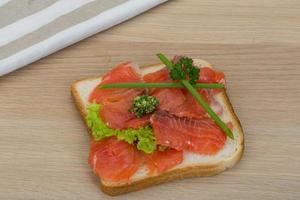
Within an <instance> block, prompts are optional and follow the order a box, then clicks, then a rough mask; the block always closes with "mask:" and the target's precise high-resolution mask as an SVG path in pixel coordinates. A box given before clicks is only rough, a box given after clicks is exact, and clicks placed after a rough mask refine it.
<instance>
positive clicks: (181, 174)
mask: <svg viewBox="0 0 300 200" xmlns="http://www.w3.org/2000/svg"><path fill="white" fill-rule="evenodd" d="M156 65H157V66H158V65H160V64H154V65H148V66H144V67H142V69H144V68H147V67H155V66H156ZM98 78H99V77H95V78H86V79H81V80H78V81H75V82H74V83H73V84H72V86H71V94H72V96H73V98H74V101H75V105H76V106H77V108H78V110H79V112H80V114H81V116H82V119H83V120H84V119H85V116H86V109H85V107H84V103H83V102H82V100H81V98H80V94H79V92H78V91H77V88H76V87H77V84H79V83H80V82H82V81H89V80H95V79H98ZM220 95H221V98H222V99H223V100H224V102H225V104H226V106H227V107H228V108H229V111H230V112H231V114H232V116H233V119H234V121H235V122H234V123H236V126H237V128H238V129H239V133H240V135H239V144H238V145H239V147H238V149H237V151H236V152H235V153H234V154H233V155H232V156H231V157H229V158H228V159H226V160H220V161H219V162H217V163H214V164H209V165H207V164H206V165H203V164H202V165H197V166H190V167H184V168H176V169H171V170H169V171H167V172H164V173H162V174H159V175H156V176H149V177H147V178H145V179H142V180H138V181H134V182H132V183H130V184H128V183H125V184H122V185H118V186H111V185H107V184H105V183H103V182H102V181H101V179H100V188H101V190H102V191H103V192H105V193H106V194H108V195H111V196H116V195H120V194H124V193H128V192H132V191H137V190H141V189H143V188H147V187H150V186H153V185H157V184H161V183H165V182H169V181H174V180H179V179H184V178H189V177H201V176H212V175H216V174H219V173H220V172H223V171H224V170H226V169H228V168H231V167H233V166H234V165H235V164H237V163H238V162H239V161H240V159H241V157H242V155H243V152H244V134H243V129H242V126H241V123H240V120H239V119H238V117H237V115H236V114H235V112H234V109H233V107H232V104H231V102H230V100H229V98H228V96H227V93H226V90H225V89H224V90H222V92H221V93H220ZM85 125H86V123H85ZM86 128H87V130H88V132H89V133H91V132H90V129H89V128H88V127H87V125H86ZM89 135H90V137H91V134H89Z"/></svg>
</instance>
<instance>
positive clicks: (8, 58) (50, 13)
mask: <svg viewBox="0 0 300 200" xmlns="http://www.w3.org/2000/svg"><path fill="white" fill-rule="evenodd" d="M165 1H167V0H0V76H1V75H4V74H7V73H9V72H12V71H14V70H16V69H18V68H20V67H23V66H25V65H27V64H29V63H32V62H34V61H36V60H38V59H40V58H43V57H45V56H47V55H49V54H51V53H53V52H55V51H58V50H60V49H62V48H64V47H67V46H69V45H71V44H73V43H75V42H78V41H80V40H82V39H84V38H86V37H89V36H91V35H93V34H95V33H98V32H100V31H103V30H105V29H108V28H110V27H112V26H114V25H116V24H118V23H121V22H123V21H125V20H127V19H129V18H131V17H134V16H136V15H138V14H140V13H142V12H144V11H146V10H148V9H150V8H152V7H154V6H157V5H159V4H161V3H163V2H165Z"/></svg>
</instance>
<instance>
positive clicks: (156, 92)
mask: <svg viewBox="0 0 300 200" xmlns="http://www.w3.org/2000/svg"><path fill="white" fill-rule="evenodd" d="M143 79H144V81H145V82H148V83H154V82H173V81H172V80H171V79H170V78H169V71H168V70H167V69H166V68H163V69H161V70H158V71H156V72H153V73H149V74H146V75H145V76H144V77H143ZM149 94H150V95H152V96H155V97H156V98H157V99H158V101H159V106H158V108H159V109H162V110H167V111H170V112H171V111H172V109H174V108H176V107H178V106H180V105H182V104H183V103H184V101H185V96H184V94H183V92H182V90H180V89H174V88H164V89H150V90H149Z"/></svg>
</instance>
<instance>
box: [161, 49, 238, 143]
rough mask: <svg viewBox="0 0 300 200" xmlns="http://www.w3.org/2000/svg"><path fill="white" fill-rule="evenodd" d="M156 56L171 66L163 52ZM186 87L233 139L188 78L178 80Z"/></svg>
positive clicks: (170, 67)
mask: <svg viewBox="0 0 300 200" xmlns="http://www.w3.org/2000/svg"><path fill="white" fill-rule="evenodd" d="M157 56H158V58H159V59H160V60H161V61H162V62H163V63H164V64H165V65H166V67H167V68H168V69H169V70H170V69H172V67H173V64H172V62H171V61H170V60H169V59H168V58H167V57H166V56H164V55H163V54H161V53H159V54H157ZM180 82H181V83H182V84H183V85H184V86H185V87H186V89H188V90H189V92H190V93H191V94H192V95H193V97H194V98H195V99H196V100H197V102H198V103H199V104H200V105H201V106H202V107H203V108H204V110H205V111H206V112H207V113H208V114H209V116H210V117H211V118H212V119H213V120H214V121H215V122H216V124H217V125H218V126H219V127H220V128H221V129H222V130H223V131H224V133H225V134H226V135H227V136H228V137H229V138H231V139H234V136H233V133H232V132H231V130H230V129H229V128H228V127H227V125H226V124H225V123H224V122H223V121H222V120H221V119H220V118H219V116H218V115H217V114H216V113H215V112H214V111H213V110H212V109H211V108H210V107H209V105H208V104H207V103H206V102H205V101H204V99H203V98H202V97H201V96H200V94H199V93H198V91H197V90H196V89H195V88H194V87H193V86H192V85H191V84H190V83H189V81H188V80H181V81H180Z"/></svg>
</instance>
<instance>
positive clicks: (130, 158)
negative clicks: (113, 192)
mask: <svg viewBox="0 0 300 200" xmlns="http://www.w3.org/2000/svg"><path fill="white" fill-rule="evenodd" d="M142 162H143V155H142V154H141V153H140V152H139V151H138V150H137V149H136V147H135V146H134V145H130V144H128V143H127V142H124V141H120V140H118V139H117V138H115V137H110V138H106V139H103V140H101V141H99V142H96V141H92V142H91V148H90V155H89V164H90V166H91V168H92V169H93V171H94V173H95V174H97V175H98V176H100V177H101V179H103V180H106V181H120V180H126V181H130V177H131V176H132V175H133V174H134V173H135V172H136V171H137V170H138V168H139V166H140V164H141V163H142Z"/></svg>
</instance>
